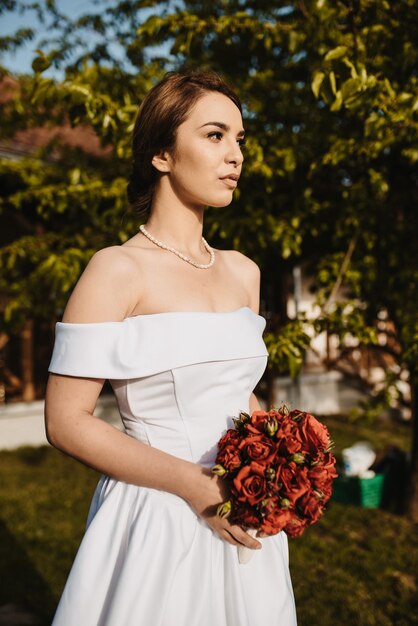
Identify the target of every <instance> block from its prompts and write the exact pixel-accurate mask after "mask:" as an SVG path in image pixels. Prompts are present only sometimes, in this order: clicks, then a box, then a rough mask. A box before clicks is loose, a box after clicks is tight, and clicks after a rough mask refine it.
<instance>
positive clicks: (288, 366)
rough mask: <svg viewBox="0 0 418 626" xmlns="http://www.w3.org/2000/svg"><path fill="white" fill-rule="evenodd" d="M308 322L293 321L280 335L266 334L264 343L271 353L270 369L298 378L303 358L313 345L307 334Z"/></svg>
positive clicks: (284, 327) (288, 323) (281, 330)
mask: <svg viewBox="0 0 418 626" xmlns="http://www.w3.org/2000/svg"><path fill="white" fill-rule="evenodd" d="M305 326H306V322H305V323H304V322H303V321H302V320H291V321H289V322H287V324H286V325H285V326H283V327H282V328H281V329H280V333H279V334H277V333H271V332H270V333H269V332H267V333H265V334H264V341H265V343H266V346H267V350H268V353H269V360H268V367H269V368H272V369H273V370H276V371H278V372H279V373H281V374H288V375H289V376H291V377H292V378H295V376H297V375H298V374H299V373H300V371H301V369H302V365H303V356H304V354H305V352H306V349H307V348H308V347H309V345H310V343H311V337H310V336H309V334H308V333H307V332H305Z"/></svg>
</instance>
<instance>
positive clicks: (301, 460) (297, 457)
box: [289, 452, 305, 465]
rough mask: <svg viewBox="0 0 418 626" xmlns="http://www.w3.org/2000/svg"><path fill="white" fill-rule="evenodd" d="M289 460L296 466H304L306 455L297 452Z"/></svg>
mask: <svg viewBox="0 0 418 626" xmlns="http://www.w3.org/2000/svg"><path fill="white" fill-rule="evenodd" d="M289 459H290V460H291V461H294V462H295V463H296V465H302V464H303V463H305V455H304V454H302V452H295V454H291V455H290V457H289Z"/></svg>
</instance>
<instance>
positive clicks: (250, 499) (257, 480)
mask: <svg viewBox="0 0 418 626" xmlns="http://www.w3.org/2000/svg"><path fill="white" fill-rule="evenodd" d="M260 470H261V471H260ZM232 493H233V495H234V496H235V497H236V498H237V500H239V501H241V502H247V503H248V504H250V505H252V506H253V505H254V504H257V503H258V502H260V501H261V500H262V499H263V498H264V497H265V495H266V480H265V478H264V467H263V466H262V465H260V464H259V463H256V462H254V461H252V462H251V463H250V465H245V466H244V467H242V468H241V469H240V470H239V472H238V474H237V475H236V476H235V478H234V480H233V487H232Z"/></svg>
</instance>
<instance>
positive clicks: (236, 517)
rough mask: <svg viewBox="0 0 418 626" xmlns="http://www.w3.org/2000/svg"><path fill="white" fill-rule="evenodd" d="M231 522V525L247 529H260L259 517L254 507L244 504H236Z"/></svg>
mask: <svg viewBox="0 0 418 626" xmlns="http://www.w3.org/2000/svg"><path fill="white" fill-rule="evenodd" d="M229 521H230V522H231V524H238V525H239V526H241V527H245V528H259V526H260V520H259V517H258V515H257V514H256V512H255V510H254V509H253V507H251V506H248V505H246V504H245V503H243V502H236V503H234V505H233V507H232V514H231V516H230V518H229Z"/></svg>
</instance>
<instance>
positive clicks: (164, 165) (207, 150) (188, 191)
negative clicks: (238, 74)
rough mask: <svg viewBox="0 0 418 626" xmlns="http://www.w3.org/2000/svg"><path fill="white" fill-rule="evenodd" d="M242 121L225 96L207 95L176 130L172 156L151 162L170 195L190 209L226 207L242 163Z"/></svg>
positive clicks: (167, 155) (237, 111)
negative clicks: (163, 179)
mask: <svg viewBox="0 0 418 626" xmlns="http://www.w3.org/2000/svg"><path fill="white" fill-rule="evenodd" d="M243 143H244V129H243V125H242V117H241V113H240V112H239V109H238V107H237V106H236V105H235V104H234V103H233V102H232V100H230V99H229V98H228V97H227V96H224V95H223V94H221V93H218V92H208V93H207V94H205V95H204V96H202V97H201V98H200V99H199V100H198V101H197V103H196V104H195V106H194V107H193V108H192V109H191V110H190V111H189V115H188V117H187V119H186V120H185V121H184V122H183V123H182V124H181V125H180V126H179V127H178V129H177V135H176V145H175V150H174V154H168V153H165V157H164V158H165V160H163V161H161V162H159V161H158V160H157V161H153V163H154V165H155V166H156V167H157V169H159V170H160V171H163V172H164V171H165V172H167V174H168V176H166V177H165V178H166V182H168V184H169V186H170V188H171V190H172V192H173V193H174V194H175V195H176V196H177V197H178V198H179V199H180V200H181V201H183V202H184V203H185V204H189V205H192V206H199V207H200V206H206V205H207V206H212V207H222V206H227V205H228V204H230V202H231V201H232V197H233V193H234V189H235V188H236V186H237V182H238V178H239V176H240V174H241V168H242V162H243V160H244V157H243V154H242V151H241V148H242V145H243Z"/></svg>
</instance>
